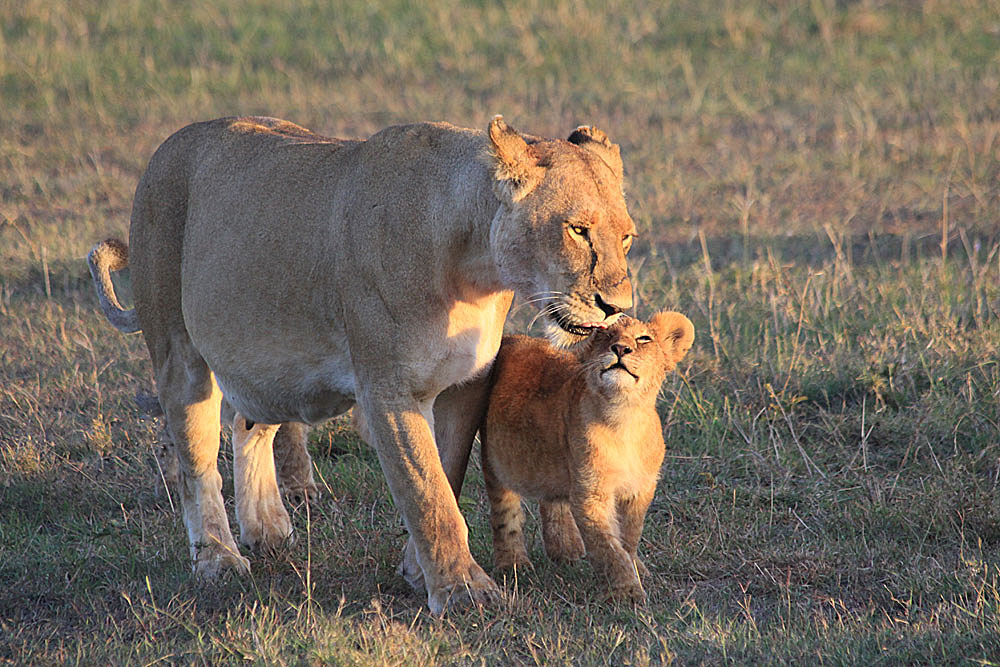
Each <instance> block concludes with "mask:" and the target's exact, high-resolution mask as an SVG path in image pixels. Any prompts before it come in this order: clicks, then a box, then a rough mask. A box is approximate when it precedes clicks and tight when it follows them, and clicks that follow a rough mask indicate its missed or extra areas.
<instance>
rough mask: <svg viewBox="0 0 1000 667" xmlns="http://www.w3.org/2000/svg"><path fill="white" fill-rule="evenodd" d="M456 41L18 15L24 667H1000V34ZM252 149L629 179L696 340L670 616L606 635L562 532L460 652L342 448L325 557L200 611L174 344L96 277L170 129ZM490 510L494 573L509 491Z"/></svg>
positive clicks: (662, 507) (660, 526)
mask: <svg viewBox="0 0 1000 667" xmlns="http://www.w3.org/2000/svg"><path fill="white" fill-rule="evenodd" d="M450 5H451V3H446V2H442V1H439V0H429V1H428V2H423V3H410V2H399V1H391V0H378V1H375V2H354V3H342V2H333V3H296V2H291V0H268V2H259V1H257V0H250V1H244V2H235V1H233V0H217V1H215V2H164V1H162V0H159V1H157V0H148V1H136V0H125V1H123V2H118V3H92V2H83V1H76V0H70V1H69V2H62V3H54V2H51V1H49V0H0V102H2V104H0V107H2V114H0V118H2V121H0V123H2V125H0V127H2V131H0V661H4V662H8V661H9V662H13V663H20V662H31V663H77V662H79V663H93V664H99V663H108V662H111V663H137V664H138V663H145V664H148V663H155V662H158V661H165V662H193V663H217V662H230V663H235V662H242V661H247V660H250V661H258V662H275V663H319V662H327V661H329V662H335V663H348V664H351V663H357V664H368V663H390V664H391V663H407V664H409V663H417V664H447V663H452V662H469V663H479V662H486V663H488V664H495V663H506V662H518V663H520V662H527V663H534V662H544V663H564V662H574V663H582V664H597V663H603V662H605V661H607V662H612V663H622V664H626V663H630V664H644V663H647V662H671V661H674V660H676V661H677V662H679V663H684V664H688V663H700V662H705V663H724V662H736V663H746V662H752V663H770V662H778V663H782V662H788V663H802V662H807V661H816V662H819V663H822V664H878V663H883V664H884V663H955V664H1000V488H998V487H1000V424H998V415H1000V357H998V345H1000V231H998V230H1000V224H998V223H1000V55H998V54H1000V9H998V7H997V5H996V4H995V3H994V2H987V1H984V2H976V1H973V0H970V1H957V2H926V3H922V4H921V3H916V2H904V1H899V2H879V1H876V0H871V1H865V2H832V1H830V0H812V1H811V2H802V3H795V2H783V1H777V2H764V1H763V0H749V1H747V2H739V1H738V0H733V1H729V2H725V3H702V2H697V1H695V0H674V1H666V2H663V1H659V0H657V1H655V2H652V1H648V2H647V1H644V0H639V1H638V2H624V1H620V0H611V1H610V2H587V1H582V0H581V1H570V0H563V1H560V2H554V3H548V2H538V1H535V2H532V1H531V0H524V1H511V2H504V3H489V2H470V3H464V4H462V5H461V6H458V7H453V6H450ZM235 113H260V114H268V115H275V116H280V117H285V118H289V119H291V120H294V121H296V122H299V123H301V124H304V125H306V126H308V127H311V128H313V129H315V130H317V131H320V132H322V133H327V134H338V135H349V136H367V135H368V134H370V133H371V132H373V131H375V130H376V129H378V128H380V127H383V126H384V125H387V124H391V123H394V122H404V121H410V120H420V119H445V120H450V121H452V122H456V123H458V124H462V125H469V126H476V127H485V125H486V123H487V122H488V120H489V118H490V117H491V116H492V115H493V114H494V113H503V114H504V115H505V117H506V118H507V120H508V121H509V122H511V123H512V124H513V125H515V126H517V127H518V128H520V129H522V130H525V131H530V132H534V133H539V134H547V135H554V136H566V135H567V134H568V133H569V131H570V130H571V129H572V128H573V127H575V126H576V125H577V124H580V123H588V124H590V123H593V124H596V125H598V126H599V127H601V128H603V129H605V130H607V132H608V133H609V134H610V135H611V136H612V138H613V139H614V140H616V141H618V142H620V144H621V146H622V152H623V154H624V157H625V161H626V169H627V175H628V180H629V193H628V194H629V201H630V206H631V209H632V211H633V214H634V217H635V219H636V222H637V224H638V226H639V229H640V232H641V234H642V238H641V241H640V242H639V243H638V244H637V246H636V248H635V249H634V251H633V253H632V257H631V265H632V268H633V274H634V278H635V286H636V295H637V308H638V313H639V314H640V315H648V314H649V313H650V312H651V311H652V310H653V309H656V308H660V307H670V308H676V309H679V310H682V311H684V312H686V313H687V314H688V315H689V316H690V317H691V319H692V320H693V321H694V323H695V326H696V328H697V331H698V338H697V340H696V343H695V348H694V349H693V351H692V353H691V355H690V357H689V358H688V359H687V360H686V361H685V362H684V363H683V364H682V367H681V369H680V372H679V374H678V375H677V376H676V377H674V378H672V379H669V380H668V382H667V384H666V385H665V388H664V391H663V400H662V402H661V404H660V407H661V409H662V415H663V416H664V422H665V424H666V425H667V432H666V439H667V448H668V452H667V460H666V462H665V465H664V469H663V476H662V482H661V484H660V488H659V490H658V494H657V497H656V500H655V502H654V504H653V507H652V509H651V511H650V515H649V517H648V520H647V524H646V531H645V535H644V541H643V544H642V546H641V550H642V551H643V552H644V553H645V558H646V562H647V564H648V565H649V567H650V569H651V570H652V572H653V576H652V578H651V579H650V580H649V581H648V587H647V589H648V593H649V595H650V602H649V604H648V605H646V606H644V607H640V608H635V609H633V608H632V607H630V606H614V605H612V606H607V605H604V604H602V603H601V591H600V590H599V588H598V587H596V586H595V585H594V582H593V581H592V579H593V577H592V572H591V570H590V568H589V566H587V565H586V564H578V565H574V566H555V565H553V564H550V563H548V562H547V561H546V560H545V558H544V555H543V554H542V553H541V549H540V545H539V544H538V541H537V524H533V525H534V526H535V528H534V530H535V531H536V532H535V535H534V539H535V540H536V541H535V546H534V551H533V554H534V556H535V561H536V569H535V570H534V571H533V572H529V573H523V574H522V575H521V576H520V577H519V580H518V581H517V582H516V583H515V582H510V581H508V582H506V589H505V590H506V596H505V598H504V601H503V604H502V605H501V606H500V607H499V608H495V609H483V610H473V611H469V612H466V613H459V614H453V615H450V616H448V617H446V618H444V619H435V618H432V617H429V616H428V614H427V613H426V611H425V609H424V601H423V599H422V598H420V597H415V596H413V595H411V594H410V593H409V592H408V590H407V587H406V585H405V583H403V582H402V580H401V579H400V578H398V577H397V576H396V575H395V573H394V569H395V566H396V564H397V558H398V556H399V553H400V550H401V548H402V546H403V543H404V540H405V537H404V533H403V529H402V526H401V523H400V522H399V520H398V519H397V518H396V517H395V514H394V511H393V507H392V502H391V499H390V498H389V495H388V493H387V491H386V488H385V485H384V482H383V480H382V476H381V473H380V471H379V469H378V465H377V462H376V459H375V456H374V455H373V453H372V452H371V451H369V450H368V449H367V448H366V447H365V446H364V445H363V444H362V443H360V442H359V440H358V439H357V438H356V437H355V436H354V435H353V434H352V433H351V432H350V430H349V429H348V427H347V426H346V425H345V424H344V423H343V422H342V421H339V422H333V423H331V424H328V425H326V426H324V427H320V428H318V429H317V430H316V431H315V432H314V434H313V436H312V439H311V448H312V453H313V455H314V457H315V464H316V472H317V476H318V478H319V479H320V480H321V482H320V485H321V487H322V489H323V497H322V498H321V499H320V500H319V501H318V502H317V503H315V504H313V506H312V507H311V508H309V511H308V512H306V511H305V510H300V511H298V512H297V513H296V514H295V516H294V520H295V523H296V526H297V531H298V535H299V540H298V542H297V544H296V545H295V546H294V547H292V548H290V549H289V550H288V552H287V553H285V554H282V555H280V556H277V557H274V558H257V559H255V560H254V561H253V568H254V570H253V572H254V574H253V576H252V577H250V578H248V579H243V580H232V579H231V580H228V581H225V582H223V583H221V584H220V585H218V586H213V587H207V588H206V587H202V586H199V585H197V584H196V583H194V582H193V581H192V580H191V578H190V576H189V567H188V565H187V546H186V540H185V537H184V531H183V526H182V524H181V520H180V517H179V514H178V511H177V507H176V503H177V499H176V498H175V497H172V496H171V495H170V494H169V493H168V492H167V491H166V490H165V489H164V488H163V484H162V483H160V481H159V477H158V475H157V472H156V467H155V462H154V458H153V455H152V451H153V446H154V444H155V442H156V438H157V425H156V424H155V422H154V421H152V420H150V419H147V418H144V417H143V416H142V415H141V414H140V412H139V410H138V409H137V407H136V406H135V404H134V403H133V396H134V395H135V394H136V392H138V391H148V390H150V389H151V384H150V378H149V366H148V361H147V358H146V354H145V350H144V347H143V345H142V342H141V340H140V339H139V338H138V337H125V336H122V335H120V334H118V333H117V332H116V331H114V330H113V329H112V328H111V327H110V326H109V325H108V324H107V322H106V321H105V320H104V319H103V317H102V316H101V315H100V314H99V313H98V311H97V307H96V299H95V297H94V294H93V290H92V287H91V283H90V279H89V277H88V275H87V271H86V268H85V264H84V260H83V257H84V255H85V253H86V252H87V250H88V248H89V247H90V245H91V244H92V243H93V242H94V241H96V240H98V239H100V238H103V237H105V236H108V235H117V236H124V235H125V234H126V230H127V220H128V213H129V208H130V203H131V197H132V193H133V189H134V187H135V184H136V181H137V179H138V177H139V175H140V174H141V172H142V169H143V168H144V165H145V162H146V160H147V159H148V158H149V156H150V155H151V153H152V151H153V150H154V149H155V147H156V146H157V145H158V144H159V143H160V142H161V141H162V140H163V139H164V138H165V137H166V136H167V135H168V134H169V133H170V132H172V131H173V130H175V129H177V128H179V127H180V126H182V125H184V124H186V123H188V122H191V121H194V120H200V119H206V118H210V117H215V116H221V115H228V114H235ZM529 311H530V307H526V308H521V309H520V310H519V311H518V312H517V313H516V314H515V317H514V318H513V319H512V323H511V327H512V328H514V329H522V330H523V328H524V327H525V326H526V325H527V322H528V321H529V320H530V316H531V315H532V313H531V312H529ZM221 458H222V461H221V465H222V467H223V470H224V471H225V470H226V468H227V467H228V465H229V463H230V462H231V455H230V453H229V452H227V451H226V448H225V447H223V454H222V457H221ZM224 475H225V473H224ZM226 484H227V487H226V489H225V491H226V493H229V494H230V495H231V484H230V482H229V480H228V478H227V482H226ZM462 506H463V509H464V511H465V513H466V516H467V517H468V520H469V523H470V529H471V540H472V548H473V553H474V554H475V555H476V557H477V559H479V560H480V562H482V563H484V565H486V566H487V567H489V565H490V563H491V553H490V543H489V535H488V528H487V522H486V520H485V516H486V501H485V496H484V493H483V490H482V485H481V476H480V474H479V471H478V467H477V464H474V465H473V466H472V467H471V468H470V475H469V482H468V483H467V486H466V490H465V493H464V494H463V498H462ZM501 583H503V582H501Z"/></svg>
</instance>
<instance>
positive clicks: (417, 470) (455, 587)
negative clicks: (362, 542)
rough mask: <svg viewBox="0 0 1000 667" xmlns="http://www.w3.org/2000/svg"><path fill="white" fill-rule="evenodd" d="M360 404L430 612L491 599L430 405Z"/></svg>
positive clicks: (491, 588) (492, 585)
mask: <svg viewBox="0 0 1000 667" xmlns="http://www.w3.org/2000/svg"><path fill="white" fill-rule="evenodd" d="M395 389H396V391H398V388H395ZM360 402H361V405H362V410H363V411H364V414H365V418H366V420H367V422H368V427H369V433H370V435H371V436H372V437H373V440H374V442H373V443H372V444H373V445H374V447H375V451H376V453H377V454H378V458H379V463H380V464H381V466H382V471H383V472H384V474H385V477H386V481H387V482H388V484H389V490H390V491H391V492H392V497H393V499H394V500H395V502H396V506H397V507H398V508H399V509H400V511H401V512H402V515H403V520H404V522H405V523H406V528H407V530H408V531H409V533H410V538H411V539H412V541H413V547H412V548H413V550H414V551H415V555H416V560H417V563H418V565H419V567H420V570H421V572H422V573H423V578H424V584H425V586H426V590H427V604H428V606H429V607H430V609H431V611H432V612H433V613H435V614H440V613H442V612H443V611H444V610H445V609H446V608H448V607H450V606H462V605H464V604H468V603H469V602H474V603H479V604H482V603H490V602H493V601H494V600H495V598H496V596H497V595H498V592H499V591H498V589H497V586H496V584H495V583H493V580H492V579H490V577H489V576H488V575H487V574H486V572H484V571H483V569H482V568H481V567H480V566H479V564H478V563H476V561H475V560H474V559H473V558H472V554H471V553H470V552H469V541H468V532H469V531H468V528H467V526H466V525H465V520H464V519H463V518H462V515H461V513H460V512H459V510H458V503H457V502H456V500H455V495H454V493H453V492H452V489H451V486H450V484H449V483H448V478H447V477H446V476H445V474H444V469H443V468H442V466H441V460H440V457H439V455H438V451H437V447H436V446H435V443H434V438H433V436H432V435H431V434H432V431H431V427H430V424H429V421H428V417H431V413H432V411H431V406H430V405H428V404H424V405H423V406H420V405H419V404H417V403H416V402H415V401H414V402H412V403H408V404H405V405H398V404H397V405H392V404H389V403H385V402H378V401H366V400H365V399H364V398H363V397H362V399H361V401H360ZM431 418H432V417H431Z"/></svg>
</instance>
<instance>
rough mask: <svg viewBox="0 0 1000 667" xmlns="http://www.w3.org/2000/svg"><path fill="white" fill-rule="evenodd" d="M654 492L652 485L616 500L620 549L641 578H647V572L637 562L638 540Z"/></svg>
mask: <svg viewBox="0 0 1000 667" xmlns="http://www.w3.org/2000/svg"><path fill="white" fill-rule="evenodd" d="M655 490H656V485H655V484H653V485H652V486H651V487H650V488H648V489H644V490H643V492H642V493H640V494H638V495H636V496H634V497H631V498H621V499H619V500H618V525H619V530H620V534H621V540H622V548H624V549H625V551H627V552H628V554H629V556H631V558H632V562H633V563H634V565H635V569H636V571H637V572H638V573H639V576H640V577H642V578H645V577H648V576H649V570H648V569H647V568H646V566H645V565H643V564H642V561H641V560H639V538H640V537H641V536H642V526H643V524H644V523H645V521H646V512H647V511H648V510H649V504H650V503H651V502H652V501H653V493H654V491H655Z"/></svg>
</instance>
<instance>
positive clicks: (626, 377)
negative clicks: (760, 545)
mask: <svg viewBox="0 0 1000 667" xmlns="http://www.w3.org/2000/svg"><path fill="white" fill-rule="evenodd" d="M693 340H694V327H693V326H692V324H691V321H690V320H689V319H688V318H686V317H685V316H684V315H681V314H680V313H674V312H663V313H658V314H656V315H655V316H653V318H652V319H651V320H650V322H649V323H648V324H646V323H643V322H640V321H638V320H635V319H632V318H630V317H621V318H620V319H619V320H618V321H617V322H616V323H615V324H614V325H612V326H611V327H609V328H607V329H604V330H598V331H595V332H594V333H593V334H591V338H590V340H588V341H586V342H583V343H580V344H578V345H577V347H576V349H574V350H572V351H565V350H558V349H555V348H554V347H552V346H551V345H550V344H549V343H547V342H546V341H544V340H541V339H537V338H527V337H524V336H513V337H505V338H504V339H503V343H502V344H501V345H500V353H499V355H498V356H497V360H496V363H495V365H494V369H493V376H494V386H493V390H492V392H491V394H490V401H489V409H488V412H487V416H486V423H485V425H484V427H483V429H482V430H481V431H480V438H481V440H482V459H483V476H484V478H485V481H486V491H487V493H488V494H489V499H490V525H491V526H492V528H493V551H494V560H495V562H496V565H497V567H500V568H512V567H515V566H521V567H525V566H530V565H531V560H530V559H529V558H528V552H527V550H526V549H525V544H524V533H523V530H522V526H523V524H524V511H523V509H522V507H521V496H526V497H529V498H533V499H536V500H540V501H541V520H542V539H543V541H544V543H545V551H546V553H547V554H548V556H549V557H550V558H552V559H553V560H575V559H577V558H580V557H581V556H583V555H584V552H585V551H586V555H587V557H588V558H589V559H590V561H591V563H592V564H593V565H594V568H595V569H596V570H597V571H598V572H600V573H602V574H603V575H604V576H605V577H606V578H607V580H608V583H609V584H610V588H611V596H612V597H613V598H616V599H627V600H632V601H641V600H643V599H645V593H644V592H643V589H642V584H641V583H640V581H639V573H642V574H643V575H645V574H646V573H647V571H646V568H645V567H644V566H643V565H642V563H641V562H640V561H639V556H638V554H637V549H638V546H639V536H640V534H641V533H642V524H643V521H644V520H645V517H646V510H647V509H648V507H649V503H650V501H651V500H652V499H653V492H654V490H655V489H656V480H657V477H658V476H659V472H660V464H661V463H662V462H663V452H664V445H663V430H662V426H661V424H660V418H659V416H658V415H657V414H656V396H657V394H658V393H659V390H660V385H661V384H662V383H663V378H664V376H665V375H666V372H667V371H668V370H672V369H673V368H674V367H675V366H676V364H677V362H678V361H680V360H681V359H682V358H683V357H684V355H685V354H686V353H687V351H688V350H689V349H690V348H691V343H692V341H693ZM581 535H582V540H581ZM584 547H586V550H585V549H584Z"/></svg>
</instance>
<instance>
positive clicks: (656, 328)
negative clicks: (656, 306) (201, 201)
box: [649, 311, 694, 364]
mask: <svg viewBox="0 0 1000 667" xmlns="http://www.w3.org/2000/svg"><path fill="white" fill-rule="evenodd" d="M649 327H650V328H651V329H652V330H653V332H654V333H655V334H656V339H657V341H658V342H659V343H660V347H662V348H663V351H664V353H666V355H667V358H668V359H669V360H670V362H671V363H672V364H676V363H677V362H678V361H680V360H681V359H683V358H684V355H685V354H687V352H688V350H690V349H691V343H693V342H694V325H693V324H691V320H689V319H688V318H687V317H685V316H684V315H681V314H680V313H675V312H673V311H664V312H660V313H657V314H656V315H653V318H652V319H651V320H650V321H649Z"/></svg>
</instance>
